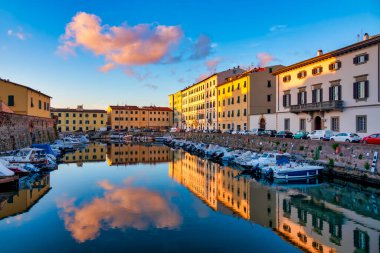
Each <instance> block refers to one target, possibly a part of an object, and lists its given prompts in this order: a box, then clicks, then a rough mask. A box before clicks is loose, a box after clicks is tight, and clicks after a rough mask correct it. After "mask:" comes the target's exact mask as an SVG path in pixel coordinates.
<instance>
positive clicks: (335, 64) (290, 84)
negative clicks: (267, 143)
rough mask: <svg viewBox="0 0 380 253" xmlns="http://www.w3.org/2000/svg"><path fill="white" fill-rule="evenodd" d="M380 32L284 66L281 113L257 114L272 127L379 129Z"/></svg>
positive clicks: (256, 120) (256, 121) (254, 120)
mask: <svg viewBox="0 0 380 253" xmlns="http://www.w3.org/2000/svg"><path fill="white" fill-rule="evenodd" d="M379 59H380V36H379V35H377V36H372V37H370V36H368V35H367V34H366V35H365V36H364V37H363V40H362V41H360V42H357V43H354V44H351V45H348V46H346V47H343V48H340V49H337V50H334V51H332V52H328V53H323V52H322V50H318V52H317V56H316V57H313V58H310V59H307V60H304V61H301V62H297V63H295V64H292V65H290V66H287V67H285V68H282V69H280V70H278V71H276V72H274V74H275V75H276V87H277V90H276V94H277V102H276V113H275V114H266V115H257V116H252V117H251V125H253V126H258V125H260V122H263V123H264V124H265V125H266V128H268V129H275V130H278V131H279V130H290V131H291V132H297V131H298V130H305V131H308V132H310V131H313V130H321V129H322V130H323V129H330V130H333V131H336V132H353V133H357V134H358V135H361V136H365V135H368V134H371V133H376V132H378V130H379V129H378V125H379V119H378V118H379V117H378V115H379V110H380V102H379V101H380V85H379V82H380V78H379V72H380V64H379Z"/></svg>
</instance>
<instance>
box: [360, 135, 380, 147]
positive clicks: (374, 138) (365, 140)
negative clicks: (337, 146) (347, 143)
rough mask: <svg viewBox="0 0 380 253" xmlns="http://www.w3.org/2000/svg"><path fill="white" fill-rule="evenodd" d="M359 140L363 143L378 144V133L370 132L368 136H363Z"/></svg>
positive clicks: (379, 141)
mask: <svg viewBox="0 0 380 253" xmlns="http://www.w3.org/2000/svg"><path fill="white" fill-rule="evenodd" d="M360 142H362V143H365V144H367V143H368V144H379V145H380V133H377V134H371V135H369V136H366V137H364V138H363V139H362V140H361V141H360Z"/></svg>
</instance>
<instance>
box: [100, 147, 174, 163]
mask: <svg viewBox="0 0 380 253" xmlns="http://www.w3.org/2000/svg"><path fill="white" fill-rule="evenodd" d="M170 159H171V155H170V148H169V147H167V146H159V145H140V144H139V145H134V144H130V143H128V144H123V143H112V144H109V145H108V147H107V163H108V165H110V166H112V165H127V164H136V163H162V162H168V161H170Z"/></svg>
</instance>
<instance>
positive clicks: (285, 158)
mask: <svg viewBox="0 0 380 253" xmlns="http://www.w3.org/2000/svg"><path fill="white" fill-rule="evenodd" d="M289 158H290V154H288V153H284V154H282V153H270V152H268V153H264V154H263V155H262V156H260V157H259V158H257V159H254V160H252V162H251V165H252V166H253V167H255V168H260V169H262V168H263V167H265V166H268V165H276V164H278V163H279V161H281V164H284V163H289V162H290V161H289Z"/></svg>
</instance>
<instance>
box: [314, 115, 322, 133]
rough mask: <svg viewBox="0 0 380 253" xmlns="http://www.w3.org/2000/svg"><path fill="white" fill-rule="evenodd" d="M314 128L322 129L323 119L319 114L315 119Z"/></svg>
mask: <svg viewBox="0 0 380 253" xmlns="http://www.w3.org/2000/svg"><path fill="white" fill-rule="evenodd" d="M314 130H322V119H321V117H319V116H317V117H315V119H314Z"/></svg>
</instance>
